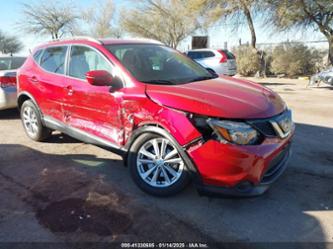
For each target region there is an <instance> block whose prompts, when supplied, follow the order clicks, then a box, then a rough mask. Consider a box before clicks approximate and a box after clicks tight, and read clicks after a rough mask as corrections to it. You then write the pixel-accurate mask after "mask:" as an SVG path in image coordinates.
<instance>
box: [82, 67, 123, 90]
mask: <svg viewBox="0 0 333 249" xmlns="http://www.w3.org/2000/svg"><path fill="white" fill-rule="evenodd" d="M86 79H87V81H88V82H89V84H91V85H93V86H110V87H111V88H110V91H116V90H118V89H121V88H122V87H123V82H122V80H121V79H120V78H119V77H117V76H116V77H113V76H112V75H111V74H110V73H109V72H108V71H105V70H94V71H89V72H87V73H86Z"/></svg>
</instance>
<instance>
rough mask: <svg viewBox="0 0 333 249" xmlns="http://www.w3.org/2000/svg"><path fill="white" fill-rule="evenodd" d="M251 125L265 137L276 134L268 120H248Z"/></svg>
mask: <svg viewBox="0 0 333 249" xmlns="http://www.w3.org/2000/svg"><path fill="white" fill-rule="evenodd" d="M250 123H251V124H252V126H253V127H254V128H255V129H257V130H258V131H259V132H260V133H261V134H263V135H264V136H266V137H276V136H277V134H276V132H275V130H274V128H273V126H272V124H271V123H270V122H269V120H258V121H252V122H250Z"/></svg>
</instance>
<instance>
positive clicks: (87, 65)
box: [68, 46, 112, 79]
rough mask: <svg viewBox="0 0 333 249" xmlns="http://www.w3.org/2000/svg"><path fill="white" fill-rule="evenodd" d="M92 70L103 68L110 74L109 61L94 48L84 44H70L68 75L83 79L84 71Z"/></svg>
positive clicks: (84, 76)
mask: <svg viewBox="0 0 333 249" xmlns="http://www.w3.org/2000/svg"><path fill="white" fill-rule="evenodd" d="M93 70H105V71H108V72H109V73H110V74H112V67H111V65H110V63H109V62H108V61H107V60H106V59H105V58H104V57H103V56H102V55H100V54H99V53H97V52H96V51H95V50H94V49H91V48H89V47H85V46H72V49H71V53H70V61H69V69H68V74H69V76H72V77H75V78H79V79H85V78H86V73H87V72H89V71H93Z"/></svg>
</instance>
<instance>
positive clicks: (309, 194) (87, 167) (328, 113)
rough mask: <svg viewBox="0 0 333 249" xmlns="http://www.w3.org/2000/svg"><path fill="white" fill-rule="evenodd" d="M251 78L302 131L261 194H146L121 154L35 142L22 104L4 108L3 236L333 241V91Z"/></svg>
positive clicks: (0, 130)
mask: <svg viewBox="0 0 333 249" xmlns="http://www.w3.org/2000/svg"><path fill="white" fill-rule="evenodd" d="M251 80H254V81H258V82H260V83H261V84H264V85H266V86H267V87H270V88H272V89H274V90H275V91H277V92H278V93H279V94H280V95H281V96H282V98H283V99H284V100H285V101H286V102H287V104H288V106H289V107H290V108H291V109H292V110H293V114H294V119H295V122H296V128H297V131H296V134H295V138H294V145H293V152H294V153H293V155H292V157H291V159H290V162H289V164H288V169H287V171H286V172H285V174H284V175H283V176H282V177H281V178H280V179H279V180H278V181H277V182H276V183H275V184H274V185H273V186H272V188H271V189H270V191H269V192H268V193H266V194H265V195H263V196H261V197H257V198H248V199H230V198H212V197H201V196H199V195H198V194H197V192H196V190H195V188H194V187H193V186H191V185H190V186H189V187H188V188H187V189H186V190H185V191H183V192H182V193H180V194H179V195H177V196H174V197H169V198H156V197H151V196H148V195H146V194H144V193H142V192H141V191H140V190H139V189H137V187H136V186H135V185H134V183H133V182H132V181H131V179H130V176H129V174H128V170H127V168H125V167H123V163H122V160H121V158H120V157H119V156H117V155H115V154H113V153H111V152H108V151H106V150H103V149H101V148H98V147H95V146H92V145H87V144H83V143H81V142H79V141H77V140H74V139H72V138H69V137H67V136H64V135H62V134H60V133H55V134H54V135H53V136H52V138H51V139H49V140H48V141H47V142H44V143H37V142H33V141H31V140H29V139H28V138H27V137H26V135H25V134H24V131H23V128H22V126H21V123H20V119H19V116H18V113H17V111H16V110H8V111H3V112H0V153H1V154H0V189H1V191H0V199H1V202H0V242H2V243H4V242H87V241H88V242H89V241H90V242H91V241H93V242H96V241H97V242H111V241H113V242H114V241H116V242H127V241H131V242H139V241H141V242H148V241H160V242H161V241H164V242H175V241H177V242H184V241H190V242H193V241H196V242H199V241H201V242H203V243H205V242H222V241H223V242H333V184H332V183H333V153H332V152H333V88H330V87H327V86H322V87H320V88H306V84H307V82H306V81H302V80H290V79H260V80H259V79H251ZM0 245H1V243H0ZM319 245H321V244H319ZM325 246H326V245H325V244H322V247H317V248H325ZM221 247H222V246H219V248H221ZM210 248H212V247H210ZM326 248H327V246H326Z"/></svg>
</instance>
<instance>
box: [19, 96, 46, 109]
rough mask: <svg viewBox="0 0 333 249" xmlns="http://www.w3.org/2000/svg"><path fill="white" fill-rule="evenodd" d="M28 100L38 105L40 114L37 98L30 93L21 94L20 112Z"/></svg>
mask: <svg viewBox="0 0 333 249" xmlns="http://www.w3.org/2000/svg"><path fill="white" fill-rule="evenodd" d="M27 100H31V101H32V102H33V103H34V104H35V105H36V107H37V109H38V111H39V112H40V109H39V106H38V104H37V102H36V100H35V98H34V97H33V96H32V95H31V94H30V93H27V92H21V93H19V95H18V96H17V107H18V108H19V110H20V109H21V107H22V105H23V103H24V102H25V101H27Z"/></svg>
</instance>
